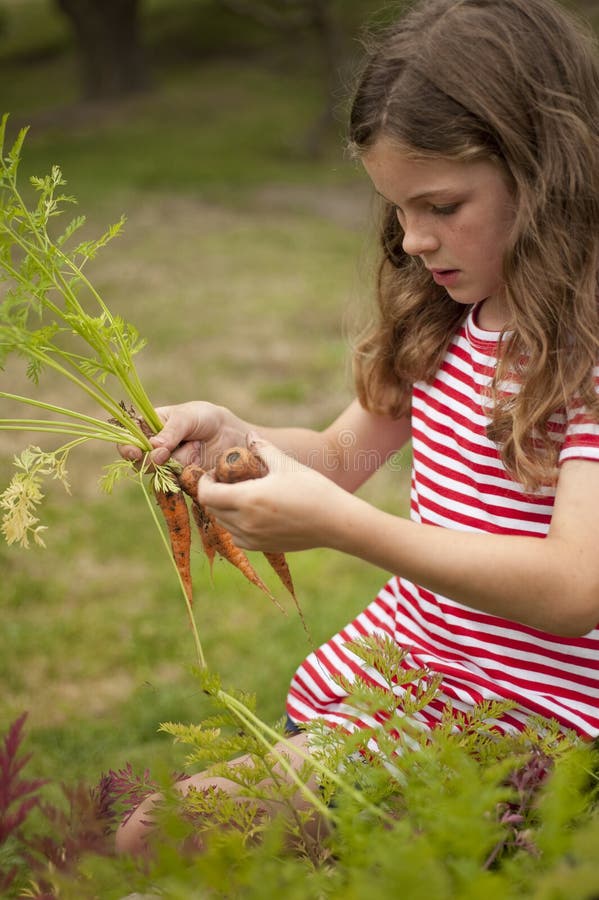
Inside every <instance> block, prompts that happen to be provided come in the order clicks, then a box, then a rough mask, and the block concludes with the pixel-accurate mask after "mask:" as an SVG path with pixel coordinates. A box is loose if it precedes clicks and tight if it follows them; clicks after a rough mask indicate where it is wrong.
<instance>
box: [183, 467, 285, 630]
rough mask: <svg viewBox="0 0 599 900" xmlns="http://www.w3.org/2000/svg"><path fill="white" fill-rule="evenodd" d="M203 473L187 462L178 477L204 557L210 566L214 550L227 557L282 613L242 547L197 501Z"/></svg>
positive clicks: (280, 607) (282, 610)
mask: <svg viewBox="0 0 599 900" xmlns="http://www.w3.org/2000/svg"><path fill="white" fill-rule="evenodd" d="M203 474H204V470H203V469H202V468H201V467H200V466H196V465H193V464H191V465H188V466H185V467H184V469H183V471H182V472H181V474H180V475H179V476H178V477H179V484H180V485H181V488H182V489H183V490H184V491H185V493H186V494H189V496H190V497H191V498H192V500H193V504H192V511H193V516H194V519H195V522H196V524H197V526H198V531H199V532H200V537H201V539H202V544H203V545H204V550H205V552H206V556H207V557H208V561H209V563H210V567H211V569H212V561H213V559H214V556H215V554H216V553H218V554H219V556H222V557H223V559H226V560H228V562H230V563H231V564H232V565H234V566H235V568H236V569H239V571H240V572H241V573H242V575H245V577H246V578H247V580H248V581H249V582H251V583H252V584H254V585H256V587H258V588H260V590H261V591H263V592H264V593H265V594H266V595H267V597H269V598H270V599H271V600H272V602H273V603H274V604H275V606H278V608H279V609H280V610H281V612H285V610H284V609H283V607H282V606H281V605H280V603H278V601H277V600H276V599H275V597H273V595H272V594H271V592H270V591H269V589H268V588H267V586H266V585H265V584H264V582H263V581H262V579H261V578H260V576H259V575H258V573H257V572H256V570H255V569H254V567H253V566H252V564H251V562H250V561H249V559H248V557H247V556H246V554H245V553H244V552H243V550H241V549H240V548H239V547H237V546H236V545H235V544H234V543H233V538H232V537H231V535H230V534H229V532H228V531H227V529H226V528H223V526H222V525H219V524H218V522H217V521H216V519H215V518H214V516H212V515H211V514H210V513H209V512H208V510H207V509H205V508H204V507H203V506H202V504H201V503H198V501H197V494H198V481H199V480H200V478H201V476H202V475H203Z"/></svg>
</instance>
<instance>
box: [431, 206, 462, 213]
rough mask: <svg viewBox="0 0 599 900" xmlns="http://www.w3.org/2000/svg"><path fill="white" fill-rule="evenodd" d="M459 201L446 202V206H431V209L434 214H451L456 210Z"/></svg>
mask: <svg viewBox="0 0 599 900" xmlns="http://www.w3.org/2000/svg"><path fill="white" fill-rule="evenodd" d="M459 205H460V204H459V203H448V204H447V205H446V206H433V207H432V210H433V212H434V214H435V215H436V216H451V215H452V214H453V213H454V212H456V211H457V209H458V206H459Z"/></svg>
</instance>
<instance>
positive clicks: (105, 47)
mask: <svg viewBox="0 0 599 900" xmlns="http://www.w3.org/2000/svg"><path fill="white" fill-rule="evenodd" d="M56 3H57V5H58V7H59V9H60V10H61V11H62V12H63V13H64V15H65V16H67V18H68V19H69V21H70V23H71V26H72V29H73V31H74V33H75V37H76V41H77V48H78V53H79V59H80V66H81V77H82V86H83V94H84V96H85V97H86V98H87V99H92V100H98V99H106V98H110V97H116V96H119V95H122V94H129V93H132V92H135V91H139V90H142V89H144V88H146V87H147V85H148V74H147V68H146V64H145V60H144V54H143V50H142V45H141V39H140V32H141V21H140V20H141V16H140V6H141V4H140V0H56Z"/></svg>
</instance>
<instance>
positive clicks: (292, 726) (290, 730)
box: [285, 716, 304, 737]
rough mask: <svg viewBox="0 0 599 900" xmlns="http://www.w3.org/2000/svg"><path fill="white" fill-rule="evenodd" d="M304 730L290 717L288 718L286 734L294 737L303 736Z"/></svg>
mask: <svg viewBox="0 0 599 900" xmlns="http://www.w3.org/2000/svg"><path fill="white" fill-rule="evenodd" d="M303 730H304V729H303V728H302V727H301V725H298V724H297V722H294V721H293V719H292V718H291V717H290V716H287V721H286V722H285V734H287V735H289V736H290V737H293V735H295V734H301V733H302V731H303Z"/></svg>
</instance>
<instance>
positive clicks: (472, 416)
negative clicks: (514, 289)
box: [287, 307, 599, 737]
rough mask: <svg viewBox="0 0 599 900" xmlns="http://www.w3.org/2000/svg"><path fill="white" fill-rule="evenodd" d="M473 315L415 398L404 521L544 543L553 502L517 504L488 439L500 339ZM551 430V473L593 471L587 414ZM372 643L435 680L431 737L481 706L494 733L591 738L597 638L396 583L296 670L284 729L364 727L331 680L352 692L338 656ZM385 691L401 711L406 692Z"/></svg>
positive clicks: (521, 500) (355, 667)
mask: <svg viewBox="0 0 599 900" xmlns="http://www.w3.org/2000/svg"><path fill="white" fill-rule="evenodd" d="M476 312H477V308H476V307H474V308H473V310H472V312H471V313H470V315H469V316H468V319H467V320H466V321H465V323H464V324H463V325H462V326H461V327H460V328H459V330H458V331H457V332H456V335H455V337H454V339H453V341H452V343H451V345H450V347H449V349H448V351H447V353H446V355H445V358H444V360H443V363H442V365H441V367H440V369H439V371H438V373H437V375H436V377H435V379H434V381H433V383H432V384H426V383H423V382H419V383H417V384H416V385H415V386H414V390H413V404H412V442H413V470H412V499H411V518H412V519H413V520H414V521H416V522H424V523H428V524H431V525H438V526H440V527H442V528H450V529H455V530H456V531H477V532H489V533H492V534H512V535H519V534H521V535H533V536H543V535H546V534H547V531H548V529H549V523H550V519H551V514H552V509H553V503H554V497H555V491H552V490H549V489H548V490H545V491H543V492H542V493H539V494H536V495H534V496H531V495H529V494H528V495H527V494H525V493H524V491H523V489H522V487H521V486H520V485H519V484H518V483H515V482H514V481H512V479H511V478H510V476H509V475H508V474H507V473H506V471H505V469H504V467H503V465H502V463H501V460H500V458H499V454H498V452H497V448H496V446H495V445H494V444H493V443H491V442H490V441H489V439H488V438H487V436H486V431H485V426H486V424H487V421H488V417H487V415H486V414H485V412H484V409H483V396H484V394H483V392H484V389H485V388H486V387H487V386H488V384H489V381H490V379H491V376H492V372H493V368H494V366H495V363H496V348H497V340H498V337H499V335H498V334H495V333H493V332H488V331H484V330H482V329H481V328H480V327H479V326H478V324H477V321H476ZM596 374H597V376H599V370H597V372H596ZM598 381H599V378H598ZM551 428H552V432H553V434H554V437H555V439H556V440H559V441H560V442H561V444H562V449H561V455H560V461H563V460H565V459H572V458H580V459H591V460H597V461H599V425H597V424H595V423H592V422H590V421H589V420H588V419H586V418H585V415H584V410H582V409H581V408H577V409H571V410H568V411H567V412H564V414H563V415H555V416H554V417H553V420H552V423H551ZM489 578H499V579H500V578H501V572H489ZM533 602H534V601H533ZM567 603H568V598H567V597H564V604H567ZM373 633H379V634H382V635H387V636H390V637H391V638H392V639H393V640H394V641H396V643H397V644H398V645H399V646H400V647H402V648H406V649H407V650H408V651H409V652H408V654H407V655H406V657H405V659H404V663H403V665H404V667H405V668H406V669H410V670H411V669H414V670H417V669H422V667H426V668H427V669H428V670H430V671H432V672H435V673H441V675H442V682H441V686H440V690H439V692H438V693H437V694H436V696H435V697H434V699H433V700H432V701H431V702H430V703H429V704H428V705H427V706H426V707H425V708H424V709H422V710H421V711H420V712H418V713H415V714H413V715H414V718H415V719H416V720H418V721H419V722H420V723H421V725H422V726H423V727H425V728H432V727H434V726H435V723H436V722H438V721H439V719H440V718H441V716H442V714H443V711H444V709H445V707H446V706H447V704H449V703H450V704H451V705H452V707H453V709H454V710H455V711H463V712H468V711H469V710H471V709H472V707H473V706H474V705H475V704H478V703H481V702H483V701H488V700H509V701H513V704H514V706H513V708H511V709H510V710H509V711H508V712H506V713H505V714H504V715H502V716H501V717H500V720H498V721H497V722H496V723H495V724H496V727H497V728H498V729H499V730H504V731H512V730H514V729H518V730H520V729H522V728H523V727H524V726H525V725H526V724H527V720H528V718H529V716H530V715H531V714H532V715H538V714H540V715H542V716H544V717H548V718H553V719H556V720H557V721H558V722H559V723H560V725H561V726H562V727H563V728H564V729H573V730H575V731H577V732H578V733H579V734H580V735H583V736H589V737H596V736H597V735H599V626H598V627H597V628H595V629H594V630H593V631H591V632H590V633H589V634H587V635H585V636H584V637H579V638H570V637H558V636H556V635H554V634H550V633H547V632H544V631H540V630H538V629H536V628H531V627H529V626H527V625H521V624H519V623H518V622H513V621H511V620H509V619H503V618H500V617H498V616H493V615H489V614H488V613H485V612H480V611H479V610H476V609H472V608H470V607H467V606H464V605H462V604H461V603H456V602H455V601H454V600H452V599H451V598H449V597H444V596H442V595H439V594H435V593H433V592H432V591H428V590H425V589H424V588H421V587H419V586H418V585H416V584H413V583H412V582H410V581H407V580H406V579H405V578H400V577H395V576H394V577H392V578H391V579H390V580H389V581H388V582H387V584H386V585H385V586H384V587H383V588H382V590H381V591H380V592H379V594H378V596H377V597H376V598H375V600H374V601H373V602H372V603H371V604H370V605H369V606H368V607H367V608H366V609H365V610H364V611H363V612H362V613H360V615H358V616H357V617H356V618H355V619H354V620H353V622H350V624H349V625H347V626H346V627H345V628H344V629H343V630H342V631H340V632H339V633H338V634H336V635H334V637H332V638H331V639H330V640H329V641H328V642H327V643H326V644H323V645H322V646H321V647H320V648H319V649H318V650H316V651H315V652H313V653H311V654H310V655H309V656H308V657H307V659H306V660H305V661H304V662H303V663H302V664H301V666H300V667H299V668H298V670H297V671H296V673H295V675H294V677H293V680H292V682H291V686H290V689H289V694H288V698H287V712H288V714H289V716H290V718H291V719H292V720H293V721H295V722H297V723H301V722H305V721H308V720H311V719H314V718H320V719H323V720H324V721H325V722H326V723H328V724H329V725H333V726H340V727H342V728H348V729H353V728H354V727H356V726H358V727H359V726H360V725H361V724H362V725H371V724H373V723H372V721H371V720H369V719H367V718H366V717H362V719H361V718H360V716H359V715H358V716H357V717H356V711H355V710H354V709H352V707H351V703H350V702H349V701H348V697H347V693H346V691H344V690H343V688H342V687H341V686H340V685H339V683H338V682H337V681H336V680H335V676H336V675H341V676H344V677H345V678H348V679H350V681H351V680H353V679H354V678H356V677H357V676H359V675H360V673H361V672H363V671H364V664H363V663H362V661H361V660H360V659H359V658H358V657H357V656H356V655H355V654H353V653H352V652H350V651H349V650H348V649H347V647H346V644H347V642H349V641H355V640H356V639H358V638H360V637H361V636H364V635H368V634H373ZM370 672H372V670H370ZM375 677H376V676H375ZM393 691H394V693H395V694H396V695H397V698H398V702H397V705H398V708H399V709H401V697H402V694H403V692H404V691H405V685H404V686H397V685H396V686H394V688H393Z"/></svg>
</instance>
